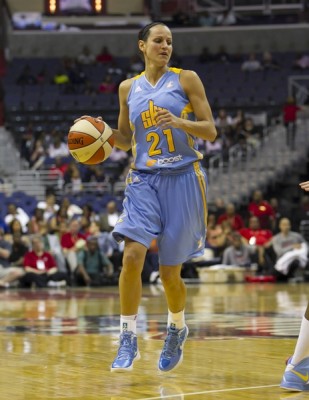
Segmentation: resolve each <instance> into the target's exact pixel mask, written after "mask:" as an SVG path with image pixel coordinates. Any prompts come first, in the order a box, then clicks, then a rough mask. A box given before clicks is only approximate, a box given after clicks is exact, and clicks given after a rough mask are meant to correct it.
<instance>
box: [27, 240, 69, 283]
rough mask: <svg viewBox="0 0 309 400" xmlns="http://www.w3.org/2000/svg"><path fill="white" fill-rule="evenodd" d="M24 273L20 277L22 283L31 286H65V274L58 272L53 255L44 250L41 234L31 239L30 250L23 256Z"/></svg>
mask: <svg viewBox="0 0 309 400" xmlns="http://www.w3.org/2000/svg"><path fill="white" fill-rule="evenodd" d="M24 269H25V275H24V276H23V277H22V279H21V282H22V285H24V286H26V287H31V286H32V285H33V284H35V285H36V286H37V287H46V286H65V285H66V279H67V276H66V274H65V273H64V272H59V271H58V268H57V264H56V261H55V260H54V258H53V256H52V255H51V254H50V253H48V252H46V251H44V247H43V241H42V237H41V236H39V235H38V236H34V238H33V239H32V250H31V251H28V252H27V253H26V254H25V257H24Z"/></svg>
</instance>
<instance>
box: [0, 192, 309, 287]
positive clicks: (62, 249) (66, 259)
mask: <svg viewBox="0 0 309 400" xmlns="http://www.w3.org/2000/svg"><path fill="white" fill-rule="evenodd" d="M306 199H308V198H307V197H304V199H302V201H301V207H299V214H298V215H296V214H295V213H293V223H294V225H293V226H292V224H291V218H290V216H291V213H292V211H291V205H284V204H278V203H279V201H278V199H277V198H274V197H273V198H271V199H269V201H268V200H266V199H264V197H263V193H262V192H261V191H260V190H256V191H255V192H254V193H253V195H252V199H251V201H250V202H249V204H248V205H247V206H246V207H244V206H243V207H242V208H236V207H235V205H234V204H233V203H231V202H227V203H225V202H224V201H223V199H221V198H218V199H217V200H216V202H215V204H213V205H212V208H210V210H209V217H208V226H207V237H206V243H205V254H204V256H202V258H199V260H198V261H199V264H198V265H199V266H200V265H201V262H202V264H203V262H205V265H207V266H211V265H216V264H220V265H225V266H226V265H230V266H236V265H237V266H241V267H244V268H252V267H254V268H255V269H256V270H257V274H259V275H263V276H265V275H266V276H274V277H275V278H276V279H277V280H278V281H288V280H290V279H295V277H298V275H299V271H304V270H305V268H306V267H307V263H308V245H307V238H305V237H304V236H302V235H301V234H300V233H299V223H300V221H301V220H302V219H303V218H304V219H307V220H308V216H309V207H308V202H306ZM120 215H121V210H120V209H119V208H118V207H117V203H116V202H115V201H113V200H111V201H110V202H109V203H108V204H107V206H106V208H105V209H102V211H101V212H95V211H94V210H93V208H92V206H91V204H85V205H84V206H83V207H80V206H78V205H77V204H74V202H72V201H70V200H69V199H68V198H63V199H62V200H61V201H58V200H57V198H56V196H55V195H54V194H53V193H49V194H47V196H46V199H45V201H40V202H38V203H37V205H36V208H35V210H34V212H33V213H32V214H28V213H27V212H26V211H25V210H23V209H22V208H21V207H17V206H16V205H15V204H9V205H8V207H7V214H6V215H5V216H4V218H3V219H0V287H2V288H8V287H11V286H19V287H25V288H27V287H33V286H35V287H64V286H67V285H71V286H72V285H74V286H75V285H76V286H101V285H109V284H117V279H118V276H119V272H120V270H121V267H122V256H123V246H122V245H120V244H118V243H116V242H115V240H114V239H113V237H112V235H111V231H112V229H113V227H114V226H115V223H116V221H117V220H118V218H119V217H120ZM192 262H193V265H194V260H189V262H188V263H185V264H184V268H183V276H184V277H188V271H189V269H188V266H189V265H190V266H191V267H192ZM158 269H159V262H158V248H157V244H156V241H155V240H154V241H153V243H152V244H151V247H150V249H149V250H148V252H147V256H146V260H145V266H144V271H143V276H142V278H143V280H144V281H146V282H151V283H155V282H157V281H158V279H159V272H158Z"/></svg>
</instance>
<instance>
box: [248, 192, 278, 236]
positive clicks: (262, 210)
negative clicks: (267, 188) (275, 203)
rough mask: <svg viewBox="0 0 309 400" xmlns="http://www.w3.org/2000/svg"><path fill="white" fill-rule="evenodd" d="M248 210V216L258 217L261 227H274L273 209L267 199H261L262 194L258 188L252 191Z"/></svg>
mask: <svg viewBox="0 0 309 400" xmlns="http://www.w3.org/2000/svg"><path fill="white" fill-rule="evenodd" d="M248 211H249V214H250V216H255V217H257V218H258V219H259V221H260V226H261V228H262V229H271V230H273V229H274V228H275V223H276V220H275V211H274V209H273V208H272V206H271V205H270V204H269V203H268V201H266V200H264V199H263V194H262V192H261V191H260V190H255V191H254V193H253V197H252V202H251V203H250V204H249V206H248Z"/></svg>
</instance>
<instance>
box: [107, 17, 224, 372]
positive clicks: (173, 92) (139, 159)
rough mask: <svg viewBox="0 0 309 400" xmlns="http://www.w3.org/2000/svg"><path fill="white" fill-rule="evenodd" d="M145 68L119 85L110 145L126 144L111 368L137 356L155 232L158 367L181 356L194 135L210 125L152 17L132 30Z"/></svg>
mask: <svg viewBox="0 0 309 400" xmlns="http://www.w3.org/2000/svg"><path fill="white" fill-rule="evenodd" d="M138 39H139V40H138V47H139V50H140V52H141V53H142V55H143V57H144V60H145V71H144V72H142V73H141V74H140V75H138V76H136V77H134V78H131V79H127V80H125V81H124V82H122V83H121V85H120V87H119V101H120V114H119V120H118V130H114V134H115V145H116V146H117V147H119V148H121V149H123V150H129V149H130V148H131V147H132V154H133V159H134V160H133V164H132V169H131V170H130V171H129V174H128V177H127V187H126V191H125V198H124V202H123V213H122V214H121V215H120V217H119V219H118V222H117V223H116V225H115V227H114V230H113V235H114V237H115V239H116V240H117V241H121V240H124V241H125V248H124V256H123V267H122V270H121V274H120V279H119V291H120V307H121V317H120V331H121V332H120V346H119V350H118V354H117V356H116V358H115V360H114V362H113V363H112V366H111V371H128V370H131V369H132V367H133V362H134V361H135V360H137V359H138V358H139V351H138V346H137V336H136V322H137V312H138V306H139V303H140V300H141V293H142V283H141V272H142V269H143V265H144V260H145V256H146V252H147V249H148V248H149V246H150V244H151V242H152V240H153V239H157V243H158V252H159V264H160V267H159V272H160V278H161V281H162V284H163V286H164V291H165V296H166V301H167V306H168V321H167V337H166V340H165V343H164V347H163V350H162V353H161V356H160V359H159V365H158V366H159V369H160V370H161V371H164V372H166V371H170V370H172V369H173V368H175V367H176V366H177V365H178V364H179V363H180V362H181V361H182V357H183V346H184V343H185V340H186V338H187V336H188V327H187V326H186V323H185V314H184V310H185V304H186V288H185V285H184V282H183V281H182V279H181V275H180V272H181V267H182V263H183V262H185V261H186V260H188V259H190V258H192V257H196V256H198V255H201V254H202V253H203V249H204V243H205V234H206V220H207V204H206V186H207V183H206V182H207V181H206V175H205V172H204V170H203V169H202V168H201V165H200V160H201V159H202V155H201V154H200V153H199V152H198V151H197V150H196V145H195V141H194V138H195V137H199V138H201V139H204V140H210V141H214V139H215V138H216V135H217V132H216V128H215V126H214V122H213V117H212V112H211V109H210V106H209V104H208V101H207V98H206V94H205V90H204V87H203V84H202V82H201V80H200V79H199V77H198V76H197V75H196V73H194V72H193V71H188V70H180V69H176V68H169V66H168V64H169V61H170V58H171V55H172V48H173V44H172V34H171V31H170V30H169V29H168V27H167V26H166V25H165V24H163V23H160V22H154V23H151V24H149V25H147V26H145V27H144V28H143V29H142V30H141V31H140V32H139V36H138Z"/></svg>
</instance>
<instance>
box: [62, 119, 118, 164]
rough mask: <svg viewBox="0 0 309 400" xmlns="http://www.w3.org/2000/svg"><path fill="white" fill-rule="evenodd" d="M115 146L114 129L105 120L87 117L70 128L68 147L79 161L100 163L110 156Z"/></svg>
mask: <svg viewBox="0 0 309 400" xmlns="http://www.w3.org/2000/svg"><path fill="white" fill-rule="evenodd" d="M113 146H114V136H113V131H112V129H111V128H110V127H109V126H108V125H107V123H105V122H104V121H98V122H97V121H96V120H95V119H94V118H93V117H87V118H83V119H81V120H79V121H77V122H76V123H75V124H74V125H73V126H71V128H70V131H69V135H68V148H69V151H70V153H71V155H72V157H74V158H75V160H76V161H77V162H80V163H82V164H99V163H101V162H103V161H104V160H106V159H107V158H108V157H109V156H110V154H111V152H112V150H113Z"/></svg>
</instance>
